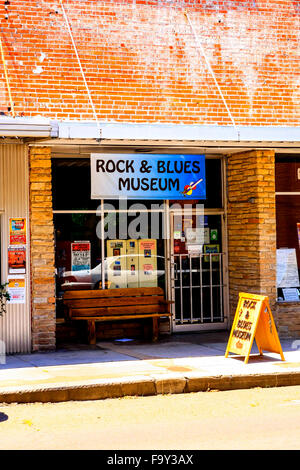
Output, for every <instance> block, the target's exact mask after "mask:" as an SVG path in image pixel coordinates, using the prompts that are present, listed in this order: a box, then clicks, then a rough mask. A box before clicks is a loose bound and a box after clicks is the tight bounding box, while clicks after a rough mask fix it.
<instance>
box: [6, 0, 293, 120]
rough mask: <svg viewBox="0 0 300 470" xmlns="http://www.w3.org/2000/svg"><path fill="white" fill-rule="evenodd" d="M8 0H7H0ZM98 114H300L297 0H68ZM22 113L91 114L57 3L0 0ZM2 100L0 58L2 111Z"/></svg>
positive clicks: (88, 116) (150, 117)
mask: <svg viewBox="0 0 300 470" xmlns="http://www.w3.org/2000/svg"><path fill="white" fill-rule="evenodd" d="M5 3H9V4H8V5H5ZM64 5H65V9H66V12H67V14H68V17H69V19H70V23H71V27H72V31H73V34H74V38H75V41H76V44H77V46H78V52H79V55H80V58H81V61H82V66H83V68H84V71H85V73H86V78H87V82H88V84H89V87H90V90H91V94H92V97H93V100H94V102H95V106H96V110H97V114H98V117H99V119H102V120H106V121H119V122H121V121H123V122H173V123H185V124H192V123H196V124H224V125H228V124H231V121H230V119H229V117H228V114H227V112H226V109H225V107H224V104H223V102H222V100H221V99H220V96H219V94H218V91H217V89H216V86H215V84H214V82H213V79H212V77H211V75H210V74H209V72H208V70H207V68H206V66H205V62H204V59H203V57H202V56H201V54H199V52H198V50H197V48H196V46H195V39H194V37H193V34H192V31H191V28H190V26H189V25H188V23H187V20H186V18H185V16H184V14H183V11H184V9H185V10H186V11H187V12H188V13H189V15H190V18H191V21H192V23H193V25H194V26H195V29H196V31H197V33H198V34H199V39H200V41H201V42H202V45H203V47H204V49H205V51H206V53H207V56H208V58H209V60H210V63H211V66H212V68H213V70H214V72H215V75H216V78H217V80H218V82H219V84H220V86H221V88H222V90H223V92H224V95H225V98H226V100H227V102H228V106H229V108H230V110H231V112H232V114H233V116H234V119H235V120H236V123H237V124H239V125H293V126H295V125H299V123H300V122H299V121H300V119H299V73H298V74H297V70H298V72H299V45H298V42H297V36H298V34H299V14H300V8H299V1H297V0H294V1H291V0H241V1H239V0H214V1H212V0H201V1H200V0H177V1H176V0H157V1H149V0H144V1H142V0H123V1H118V0H103V1H102V0H81V1H80V0H79V1H78V0H64ZM0 19H1V31H2V36H1V37H2V41H3V45H4V53H5V57H6V60H7V66H8V73H9V77H10V81H11V89H12V95H13V99H14V103H15V109H16V112H17V114H18V115H22V114H23V115H25V116H33V115H37V114H39V115H44V116H47V117H51V118H57V119H81V120H83V119H93V114H92V112H91V107H90V105H89V102H88V99H87V93H86V90H85V87H84V83H83V80H82V77H81V75H80V71H79V68H78V63H77V60H76V57H75V54H74V50H73V48H72V45H71V41H70V37H69V34H68V31H67V29H66V25H65V22H64V19H63V15H62V10H61V7H60V5H59V2H58V1H56V2H53V1H52V0H51V1H50V0H49V1H48V0H10V2H4V1H3V2H1V5H0ZM8 107H9V99H8V94H7V90H6V85H5V80H4V74H3V67H2V66H1V67H0V111H3V112H6V113H7V109H8Z"/></svg>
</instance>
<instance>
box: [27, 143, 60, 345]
mask: <svg viewBox="0 0 300 470" xmlns="http://www.w3.org/2000/svg"><path fill="white" fill-rule="evenodd" d="M29 170H30V238H31V299H32V350H33V351H40V350H49V349H54V348H55V323H56V314H55V271H54V269H55V268H54V228H53V213H52V183H51V149H50V148H49V147H31V148H30V150H29Z"/></svg>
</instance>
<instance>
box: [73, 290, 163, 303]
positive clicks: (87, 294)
mask: <svg viewBox="0 0 300 470" xmlns="http://www.w3.org/2000/svg"><path fill="white" fill-rule="evenodd" d="M144 295H164V291H163V289H162V288H161V287H130V288H128V289H125V288H124V289H123V288H122V289H95V290H78V291H73V290H67V291H65V292H64V300H70V299H94V298H103V297H109V298H112V297H135V296H144Z"/></svg>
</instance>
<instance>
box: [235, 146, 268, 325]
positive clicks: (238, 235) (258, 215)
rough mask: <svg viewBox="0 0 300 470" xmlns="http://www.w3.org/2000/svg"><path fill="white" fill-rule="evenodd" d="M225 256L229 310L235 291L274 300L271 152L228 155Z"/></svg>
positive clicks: (236, 297) (236, 294)
mask: <svg viewBox="0 0 300 470" xmlns="http://www.w3.org/2000/svg"><path fill="white" fill-rule="evenodd" d="M228 256H229V265H228V269H229V296H230V313H231V316H232V315H234V313H235V309H236V305H237V300H238V294H239V292H251V293H256V294H262V295H268V296H269V299H270V306H271V309H272V311H273V312H274V309H275V300H276V218H275V163H274V152H273V151H255V150H253V151H251V152H246V153H245V152H244V153H238V154H234V155H231V156H230V157H228Z"/></svg>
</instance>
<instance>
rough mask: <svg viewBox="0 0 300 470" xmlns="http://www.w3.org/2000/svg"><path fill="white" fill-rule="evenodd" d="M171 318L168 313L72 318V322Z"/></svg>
mask: <svg viewBox="0 0 300 470" xmlns="http://www.w3.org/2000/svg"><path fill="white" fill-rule="evenodd" d="M169 316H171V314H170V313H150V314H149V315H122V316H120V317H117V316H116V317H111V316H108V317H96V318H95V317H85V318H82V317H74V318H72V320H92V321H95V322H96V321H97V322H98V321H99V322H101V321H103V322H105V321H115V320H135V319H136V318H137V319H138V318H160V317H169Z"/></svg>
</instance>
